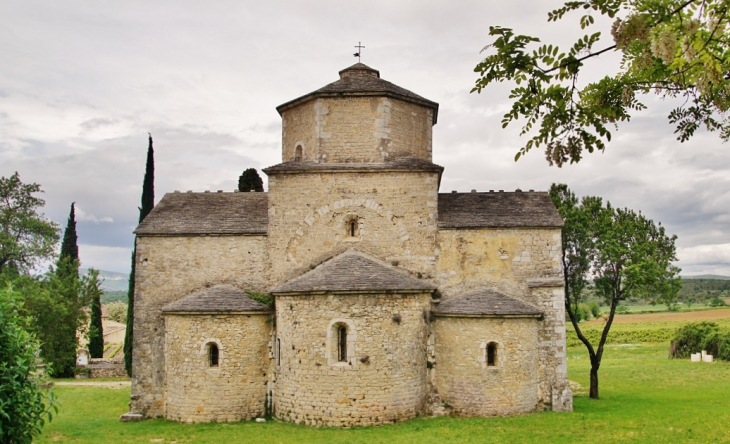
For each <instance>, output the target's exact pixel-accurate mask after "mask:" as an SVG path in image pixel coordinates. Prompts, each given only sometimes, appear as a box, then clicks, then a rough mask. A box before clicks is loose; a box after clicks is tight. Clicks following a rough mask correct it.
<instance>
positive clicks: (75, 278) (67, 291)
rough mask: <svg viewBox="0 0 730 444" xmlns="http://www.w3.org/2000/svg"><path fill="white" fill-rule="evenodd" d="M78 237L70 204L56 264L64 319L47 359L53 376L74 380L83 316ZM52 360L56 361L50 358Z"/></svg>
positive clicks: (58, 293) (74, 215) (61, 319)
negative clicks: (80, 296)
mask: <svg viewBox="0 0 730 444" xmlns="http://www.w3.org/2000/svg"><path fill="white" fill-rule="evenodd" d="M77 241H78V236H77V235H76V209H75V203H72V204H71V211H70V212H69V215H68V222H67V223H66V229H65V230H64V232H63V242H62V243H61V254H60V256H59V258H58V263H57V264H56V279H55V280H54V284H55V285H54V286H55V287H56V288H55V291H54V293H55V294H56V295H57V296H59V297H60V299H61V300H60V303H61V305H62V306H63V308H64V313H63V315H62V316H61V317H60V318H59V319H58V326H57V329H56V330H57V331H56V334H55V335H54V336H53V337H52V338H49V343H46V344H45V346H46V349H47V352H48V355H50V356H48V358H50V359H49V360H50V361H52V362H51V363H52V368H51V370H52V372H53V376H65V377H68V376H72V375H73V368H74V366H75V363H76V349H77V348H78V339H77V338H76V331H77V329H78V327H79V324H80V322H81V319H82V318H83V314H82V313H81V307H80V306H79V247H78V244H77ZM51 356H53V358H51Z"/></svg>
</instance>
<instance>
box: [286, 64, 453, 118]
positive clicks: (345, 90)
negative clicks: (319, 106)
mask: <svg viewBox="0 0 730 444" xmlns="http://www.w3.org/2000/svg"><path fill="white" fill-rule="evenodd" d="M347 96H386V97H393V98H396V99H400V100H403V101H406V102H410V103H414V104H416V105H421V106H424V107H426V108H431V109H432V110H433V124H434V125H435V124H436V118H437V116H438V109H439V104H438V103H436V102H433V101H431V100H428V99H426V98H423V97H421V96H419V95H418V94H416V93H414V92H411V91H409V90H407V89H405V88H401V87H400V86H398V85H395V84H393V83H390V82H388V81H387V80H383V79H381V78H380V72H379V71H378V70H376V69H373V68H371V67H369V66H367V65H365V64H363V63H355V64H354V65H352V66H350V67H348V68H345V69H343V70H342V71H340V80H337V81H336V82H332V83H330V84H328V85H325V86H323V87H322V88H320V89H318V90H316V91H312V92H311V93H309V94H305V95H303V96H301V97H299V98H296V99H294V100H291V101H289V102H286V103H284V104H282V105H279V106H277V107H276V110H277V111H278V112H279V114H282V113H283V112H284V111H286V110H287V109H290V108H293V107H295V106H299V105H301V104H304V103H306V102H309V101H310V100H314V99H316V98H319V97H347Z"/></svg>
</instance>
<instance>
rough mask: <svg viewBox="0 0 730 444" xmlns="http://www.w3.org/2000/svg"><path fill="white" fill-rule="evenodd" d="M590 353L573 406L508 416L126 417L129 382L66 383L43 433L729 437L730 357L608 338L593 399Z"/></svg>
mask: <svg viewBox="0 0 730 444" xmlns="http://www.w3.org/2000/svg"><path fill="white" fill-rule="evenodd" d="M588 369H589V365H588V359H587V356H586V354H585V351H584V350H583V349H582V348H571V349H570V350H569V353H568V371H569V376H570V380H571V381H573V382H575V383H577V384H578V385H579V386H580V388H578V389H577V390H576V392H575V412H574V413H553V412H543V413H537V414H531V415H524V416H517V417H510V418H469V419H465V418H423V419H415V420H412V421H407V422H404V423H401V424H396V425H392V426H382V427H368V428H361V429H351V430H339V429H315V428H310V427H303V426H295V425H291V424H281V423H278V422H275V421H269V422H267V423H265V424H257V423H254V422H241V423H235V424H197V425H188V424H177V423H174V422H169V421H164V420H147V421H143V422H139V423H121V422H119V419H118V418H119V415H121V414H122V413H125V412H126V411H127V402H128V401H129V389H128V388H125V389H122V390H114V389H109V388H103V387H79V386H59V387H56V389H55V390H56V393H57V395H58V396H59V398H60V400H61V402H62V403H63V407H62V408H61V411H60V414H59V416H58V417H57V418H56V419H54V420H53V422H52V423H50V424H49V425H47V426H46V428H45V429H44V433H43V435H42V436H41V437H40V438H39V439H38V440H36V442H38V443H55V442H62V443H106V442H110V443H115V444H116V443H119V444H122V443H136V442H144V443H155V442H157V443H180V444H182V443H233V442H235V443H239V442H240V443H249V442H251V443H290V442H296V443H321V442H327V443H330V442H331V443H368V444H374V443H393V442H405V443H419V444H422V443H423V444H426V443H464V442H484V443H491V442H495V443H496V442H510V443H523V442H524V443H530V442H545V443H548V442H549V443H552V442H555V443H577V442H578V443H583V442H585V443H614V442H617V443H635V442H646V443H657V442H668V443H685V442H697V443H709V442H730V404H729V402H728V400H729V399H730V364H728V363H723V362H716V363H714V364H698V363H694V364H693V363H690V362H687V361H677V360H669V359H667V345H666V344H642V345H639V346H620V345H611V346H609V347H608V349H607V351H606V354H605V357H604V359H603V365H602V367H601V370H600V373H599V375H600V378H601V385H600V388H601V399H600V400H598V401H595V400H591V399H588V397H587V393H586V388H587V384H588Z"/></svg>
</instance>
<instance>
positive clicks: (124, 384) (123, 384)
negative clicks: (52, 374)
mask: <svg viewBox="0 0 730 444" xmlns="http://www.w3.org/2000/svg"><path fill="white" fill-rule="evenodd" d="M54 385H82V386H86V387H106V388H111V389H123V388H128V387H130V386H131V385H132V381H54Z"/></svg>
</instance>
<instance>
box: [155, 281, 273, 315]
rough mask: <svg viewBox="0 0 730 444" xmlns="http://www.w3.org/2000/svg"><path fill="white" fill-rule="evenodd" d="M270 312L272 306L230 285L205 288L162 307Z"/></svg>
mask: <svg viewBox="0 0 730 444" xmlns="http://www.w3.org/2000/svg"><path fill="white" fill-rule="evenodd" d="M256 311H261V312H268V311H271V308H269V307H267V306H266V305H264V304H262V303H261V302H258V301H254V300H253V299H251V298H250V297H248V295H247V294H245V293H244V292H242V291H241V290H239V289H237V288H235V287H232V286H230V285H218V286H215V287H211V288H205V289H203V290H200V291H198V292H196V293H193V294H192V295H190V296H188V297H185V298H182V299H180V300H178V301H175V302H172V303H170V304H167V305H165V306H164V307H162V312H163V313H178V312H216V313H217V312H221V313H230V312H256Z"/></svg>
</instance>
